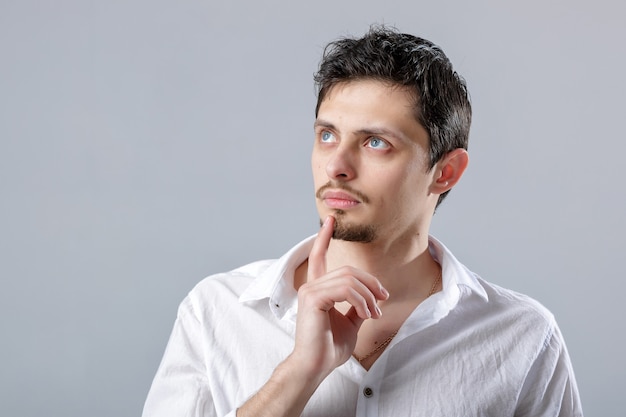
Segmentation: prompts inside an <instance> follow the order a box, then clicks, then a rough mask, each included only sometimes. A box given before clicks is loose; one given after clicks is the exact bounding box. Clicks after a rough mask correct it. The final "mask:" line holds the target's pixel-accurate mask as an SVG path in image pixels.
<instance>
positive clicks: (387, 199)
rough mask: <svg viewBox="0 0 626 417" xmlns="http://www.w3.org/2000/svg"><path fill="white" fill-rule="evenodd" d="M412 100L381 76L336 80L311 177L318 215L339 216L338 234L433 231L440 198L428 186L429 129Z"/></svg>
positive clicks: (318, 130)
mask: <svg viewBox="0 0 626 417" xmlns="http://www.w3.org/2000/svg"><path fill="white" fill-rule="evenodd" d="M413 104H414V99H413V97H412V96H411V94H410V93H409V92H408V91H407V90H405V89H403V88H401V87H397V86H390V85H389V84H387V83H383V82H380V81H375V80H359V81H351V82H345V83H341V84H338V85H336V86H335V87H334V88H332V89H331V90H330V91H329V92H328V94H327V95H326V97H325V98H324V100H323V101H322V103H321V104H320V107H319V111H318V115H317V119H316V121H315V145H314V147H313V154H312V168H313V180H314V183H315V190H316V203H317V210H318V213H319V215H320V217H321V218H325V217H326V216H327V215H329V214H332V215H333V216H334V217H335V218H336V220H337V222H336V229H335V236H334V237H335V238H337V239H344V240H351V241H361V242H370V241H375V240H379V239H397V238H403V237H405V238H409V237H410V236H411V235H415V234H416V233H423V232H427V229H428V224H429V222H430V218H431V216H432V212H433V210H434V206H435V203H436V200H437V195H434V194H432V193H431V192H430V191H429V188H430V184H431V183H432V181H433V174H432V170H429V169H428V161H429V160H428V134H427V132H426V130H425V129H424V128H423V127H422V126H421V125H420V124H419V123H418V122H417V120H416V119H415V116H414V113H413V112H414V109H413ZM424 227H426V229H424Z"/></svg>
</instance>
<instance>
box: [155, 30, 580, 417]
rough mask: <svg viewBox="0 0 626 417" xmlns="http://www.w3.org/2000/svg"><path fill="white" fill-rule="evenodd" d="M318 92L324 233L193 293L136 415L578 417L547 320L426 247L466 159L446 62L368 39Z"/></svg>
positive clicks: (462, 99) (333, 50)
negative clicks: (433, 221) (440, 206)
mask: <svg viewBox="0 0 626 417" xmlns="http://www.w3.org/2000/svg"><path fill="white" fill-rule="evenodd" d="M316 82H317V83H318V86H319V96H318V102H317V108H316V120H315V125H314V126H315V144H314V147H313V153H312V169H313V177H314V183H315V190H316V197H317V200H316V201H317V209H318V212H319V215H320V218H321V221H322V226H321V229H320V231H319V233H318V234H317V236H315V237H312V238H309V239H306V240H304V241H303V242H301V243H300V244H298V245H297V246H295V247H294V248H293V249H292V250H290V251H289V252H288V253H287V254H285V255H284V256H283V257H282V258H280V259H278V260H273V261H261V262H256V263H253V264H250V265H247V266H244V267H242V268H239V269H237V270H234V271H231V272H228V273H225V274H218V275H215V276H212V277H209V278H207V279H205V280H204V281H202V282H201V283H200V284H198V285H197V286H196V288H194V289H193V290H192V291H191V293H190V294H189V295H188V297H187V298H186V299H185V300H184V301H183V303H182V304H181V306H180V309H179V314H178V318H177V320H176V324H175V326H174V330H173V333H172V336H171V339H170V342H169V344H168V347H167V350H166V352H165V356H164V358H163V361H162V363H161V366H160V368H159V371H158V372H157V375H156V377H155V380H154V382H153V385H152V388H151V391H150V394H149V396H148V399H147V401H146V405H145V408H144V416H168V417H170V416H224V415H229V416H234V415H237V416H240V417H241V416H298V415H303V416H355V415H357V416H407V415H410V416H465V417H467V416H498V417H502V416H533V417H536V416H581V415H582V411H581V407H580V401H579V398H578V393H577V388H576V382H575V379H574V375H573V372H572V368H571V364H570V361H569V358H568V354H567V351H566V348H565V345H564V342H563V339H562V337H561V334H560V332H559V330H558V327H557V325H556V323H555V321H554V318H553V317H552V315H551V314H550V313H549V312H548V311H547V310H546V309H545V308H543V307H542V306H541V305H539V304H538V303H537V302H535V301H533V300H532V299H529V298H528V297H525V296H523V295H520V294H517V293H514V292H512V291H508V290H505V289H502V288H500V287H497V286H495V285H493V284H490V283H488V282H486V281H484V280H482V279H481V278H480V277H478V276H477V275H475V274H473V273H472V272H470V271H469V270H468V269H467V268H465V267H464V266H463V265H462V264H460V263H459V262H458V261H457V260H456V259H455V258H454V256H453V255H452V254H451V253H450V252H449V251H448V250H447V249H446V248H445V247H444V246H443V244H442V243H440V242H438V241H437V240H436V239H435V238H433V237H429V235H428V231H429V226H430V223H431V219H432V216H433V214H434V211H435V208H436V207H437V205H438V204H439V203H441V200H443V198H444V197H445V196H446V194H447V193H448V192H449V191H450V189H451V188H452V187H453V186H454V185H456V183H457V182H458V181H459V179H460V178H461V176H462V175H463V172H464V170H465V168H466V166H467V164H468V154H467V151H466V149H467V140H468V134H469V126H470V119H471V108H470V104H469V100H468V96H467V90H466V87H465V83H464V81H463V80H462V79H461V78H460V76H459V75H458V74H457V73H456V72H455V71H454V70H453V68H452V65H451V64H450V62H449V61H448V59H447V57H446V56H445V55H444V53H443V52H442V51H441V50H440V49H439V48H438V47H436V46H435V45H433V44H432V43H430V42H429V41H426V40H424V39H420V38H416V37H414V36H411V35H406V34H400V33H397V32H396V31H393V30H389V29H386V28H373V29H371V30H370V32H369V33H367V34H366V35H365V36H364V37H363V38H361V39H342V40H339V41H337V42H334V43H332V44H330V45H329V47H327V49H326V51H325V54H324V58H323V60H322V63H321V65H320V69H319V71H318V73H317V75H316Z"/></svg>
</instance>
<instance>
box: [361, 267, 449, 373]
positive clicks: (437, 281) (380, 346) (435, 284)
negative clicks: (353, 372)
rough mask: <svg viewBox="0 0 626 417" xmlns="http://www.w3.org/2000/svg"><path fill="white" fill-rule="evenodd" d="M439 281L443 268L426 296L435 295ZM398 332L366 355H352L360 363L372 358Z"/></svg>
mask: <svg viewBox="0 0 626 417" xmlns="http://www.w3.org/2000/svg"><path fill="white" fill-rule="evenodd" d="M439 281H441V269H440V270H439V274H438V275H437V278H435V282H433V286H432V287H431V289H430V292H429V293H428V295H427V296H426V298H428V297H430V296H431V295H433V294H434V293H435V290H437V286H438V285H439ZM397 334H398V331H397V330H396V331H395V332H393V333H391V336H389V337H388V338H386V339H385V340H383V341H382V343H381V344H379V345H378V346H376V347H375V348H374V350H372V351H371V352H370V353H368V354H367V355H365V356H359V355H357V354H356V353H354V352H352V356H354V359H356V360H357V361H359V363H362V362H363V361H364V360H366V359H367V358H370V357H371V356H372V355H374V354H376V353H377V352H379V351H381V350H382V349H384V348H386V347H387V345H388V344H389V343H391V341H392V340H393V338H394V337H396V335H397Z"/></svg>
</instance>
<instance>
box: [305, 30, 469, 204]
mask: <svg viewBox="0 0 626 417" xmlns="http://www.w3.org/2000/svg"><path fill="white" fill-rule="evenodd" d="M365 79H372V80H378V81H384V82H388V83H390V84H391V85H395V86H398V87H404V88H406V89H408V90H409V91H410V92H411V94H412V95H413V98H414V114H415V118H416V120H417V121H418V122H419V123H420V124H421V125H422V126H423V127H424V129H425V130H426V132H427V133H428V137H429V159H430V166H429V168H432V167H434V166H435V164H436V163H437V162H438V161H440V160H441V158H442V157H444V156H445V155H446V154H448V153H449V152H450V151H452V150H454V149H458V148H462V149H467V144H468V138H469V129H470V123H471V116H472V110H471V105H470V102H469V97H468V93H467V88H466V85H465V82H464V80H463V79H462V78H461V77H460V76H459V75H458V74H457V73H456V72H455V71H454V69H453V68H452V64H451V63H450V61H449V60H448V58H447V57H446V55H445V54H444V53H443V51H442V50H441V49H440V48H439V47H437V46H436V45H434V44H433V43H432V42H430V41H427V40H425V39H422V38H418V37H415V36H413V35H408V34H402V33H398V32H396V31H395V30H392V29H388V28H385V27H373V28H371V29H370V31H369V32H368V33H367V34H366V35H365V36H363V37H362V38H360V39H350V38H343V39H340V40H337V41H335V42H332V43H330V44H329V45H328V46H327V47H326V49H325V51H324V56H323V59H322V62H321V63H320V67H319V71H318V72H317V73H316V74H315V82H316V83H317V86H318V89H319V93H318V98H317V106H316V109H315V113H316V116H317V115H318V112H319V108H320V105H321V103H322V101H323V100H324V99H325V98H326V96H327V94H328V93H329V92H330V90H332V89H333V88H334V87H335V86H336V85H338V84H341V83H345V82H347V81H356V80H365ZM447 194H448V191H446V192H444V193H442V194H441V195H440V196H439V199H438V202H437V205H439V204H440V203H441V201H443V199H444V198H445V196H446V195H447Z"/></svg>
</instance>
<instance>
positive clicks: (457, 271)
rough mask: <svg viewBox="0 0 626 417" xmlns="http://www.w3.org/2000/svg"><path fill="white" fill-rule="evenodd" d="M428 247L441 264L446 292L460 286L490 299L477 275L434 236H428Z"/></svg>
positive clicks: (485, 298) (444, 290)
mask: <svg viewBox="0 0 626 417" xmlns="http://www.w3.org/2000/svg"><path fill="white" fill-rule="evenodd" d="M428 249H429V250H430V254H431V255H432V256H433V258H434V259H435V260H436V261H437V262H438V263H439V265H441V281H442V288H443V292H444V293H445V292H447V291H448V290H450V289H454V288H455V287H459V290H462V289H468V290H470V291H472V292H474V293H476V294H478V295H479V296H481V297H482V298H483V299H484V300H485V301H487V300H488V299H489V298H488V296H487V292H486V291H485V289H484V288H483V286H482V285H480V283H479V282H478V279H477V278H476V275H475V274H474V273H473V272H472V271H470V270H469V269H468V268H467V267H466V266H465V265H463V264H462V263H461V262H459V261H458V260H457V259H456V257H455V256H454V255H453V254H452V252H450V250H449V249H448V248H447V247H445V245H444V244H443V243H441V242H440V241H439V240H437V239H436V238H435V237H434V236H428Z"/></svg>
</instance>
